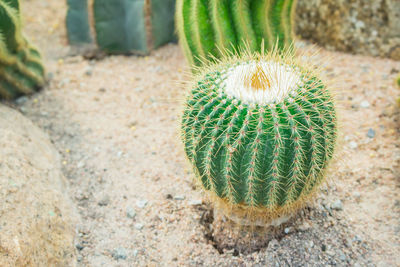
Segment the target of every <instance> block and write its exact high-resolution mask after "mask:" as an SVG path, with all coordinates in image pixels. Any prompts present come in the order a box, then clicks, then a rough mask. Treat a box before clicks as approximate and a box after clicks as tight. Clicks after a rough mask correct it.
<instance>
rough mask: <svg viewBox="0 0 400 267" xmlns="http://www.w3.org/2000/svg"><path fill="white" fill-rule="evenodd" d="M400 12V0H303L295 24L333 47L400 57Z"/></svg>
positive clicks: (306, 35)
mask: <svg viewBox="0 0 400 267" xmlns="http://www.w3.org/2000/svg"><path fill="white" fill-rule="evenodd" d="M333 11H334V12H333ZM399 14H400V2H399V1H398V0H379V1H378V0H377V1H369V0H352V1H332V0H299V1H298V4H297V7H296V15H297V16H296V24H295V27H296V28H297V29H296V30H297V33H298V34H299V35H300V36H301V37H303V38H304V39H310V40H312V41H314V42H315V43H318V44H320V45H322V46H325V47H327V48H329V49H332V48H334V49H337V50H340V51H348V52H353V53H360V54H364V55H371V56H382V57H390V58H392V59H395V60H399V59H400V46H399V45H398V44H399V41H400V26H399V25H400V16H399Z"/></svg>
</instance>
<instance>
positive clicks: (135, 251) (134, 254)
mask: <svg viewBox="0 0 400 267" xmlns="http://www.w3.org/2000/svg"><path fill="white" fill-rule="evenodd" d="M138 253H139V251H138V250H137V249H135V250H134V251H133V252H132V256H133V257H136V256H137V254H138Z"/></svg>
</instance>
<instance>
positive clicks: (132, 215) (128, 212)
mask: <svg viewBox="0 0 400 267" xmlns="http://www.w3.org/2000/svg"><path fill="white" fill-rule="evenodd" d="M126 216H127V217H128V218H131V219H133V218H135V216H136V212H135V210H134V209H133V208H132V207H128V208H127V209H126Z"/></svg>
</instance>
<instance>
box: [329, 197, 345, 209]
mask: <svg viewBox="0 0 400 267" xmlns="http://www.w3.org/2000/svg"><path fill="white" fill-rule="evenodd" d="M331 209H333V210H343V204H342V201H341V200H340V199H338V200H335V202H333V203H332V204H331Z"/></svg>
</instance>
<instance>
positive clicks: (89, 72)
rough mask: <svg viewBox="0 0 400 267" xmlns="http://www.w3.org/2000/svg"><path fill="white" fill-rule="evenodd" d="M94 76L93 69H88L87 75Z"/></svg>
mask: <svg viewBox="0 0 400 267" xmlns="http://www.w3.org/2000/svg"><path fill="white" fill-rule="evenodd" d="M92 74H93V69H92V68H91V67H88V68H87V69H86V70H85V75H87V76H92Z"/></svg>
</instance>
